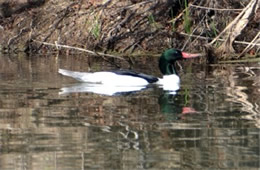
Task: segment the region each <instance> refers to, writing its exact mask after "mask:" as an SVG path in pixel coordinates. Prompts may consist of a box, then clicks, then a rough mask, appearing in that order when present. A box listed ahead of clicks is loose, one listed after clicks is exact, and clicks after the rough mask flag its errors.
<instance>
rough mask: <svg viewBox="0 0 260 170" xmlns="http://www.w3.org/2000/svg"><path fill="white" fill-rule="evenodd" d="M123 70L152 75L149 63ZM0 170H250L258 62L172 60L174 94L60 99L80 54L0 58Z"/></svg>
mask: <svg viewBox="0 0 260 170" xmlns="http://www.w3.org/2000/svg"><path fill="white" fill-rule="evenodd" d="M112 62H113V63H117V65H120V66H121V67H123V68H130V67H132V68H133V69H136V70H138V71H142V72H145V73H149V74H153V75H157V76H159V75H160V74H159V72H158V71H157V70H156V69H155V68H156V65H157V63H156V62H157V60H156V59H155V58H151V57H150V58H149V57H147V58H146V57H144V58H142V59H138V60H137V59H136V61H135V62H134V63H135V64H134V65H133V66H129V64H128V63H127V62H123V63H122V62H121V61H117V60H114V61H112ZM0 63H1V67H0V162H1V163H0V169H10V170H13V169H48V170H52V169H53V170H56V169H60V170H65V169H72V170H75V169H81V170H83V169H84V170H85V169H259V168H260V162H259V161H260V151H259V148H260V142H259V138H260V131H259V128H260V108H259V106H260V100H259V95H260V90H259V89H260V88H259V87H260V81H259V80H260V79H259V76H260V64H252V63H250V65H249V64H246V63H243V64H236V65H234V64H233V65H220V66H215V67H205V66H204V65H203V64H200V63H199V60H194V61H192V62H189V63H188V62H181V65H182V70H181V71H179V72H180V76H181V88H180V90H179V91H177V94H175V95H173V94H169V93H168V92H166V91H163V90H162V89H161V88H159V87H157V86H152V87H149V88H146V89H143V90H141V91H139V92H135V93H126V94H123V95H116V96H106V95H100V94H95V93H77V92H75V93H70V94H66V95H60V94H59V92H60V90H61V88H62V87H64V86H67V85H69V84H73V83H75V81H74V80H72V79H70V78H67V77H63V76H61V75H59V74H58V73H57V70H58V68H66V69H70V70H75V71H88V70H92V71H97V70H104V69H116V67H115V65H112V64H109V63H107V62H105V61H103V60H102V59H97V58H93V57H86V56H85V57H80V56H66V57H65V56H48V57H46V56H31V57H26V56H7V55H4V56H3V55H2V56H0Z"/></svg>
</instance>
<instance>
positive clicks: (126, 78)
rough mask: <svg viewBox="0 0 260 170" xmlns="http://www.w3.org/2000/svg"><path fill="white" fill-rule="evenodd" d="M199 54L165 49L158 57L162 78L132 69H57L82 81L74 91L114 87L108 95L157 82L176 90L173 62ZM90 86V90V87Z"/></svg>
mask: <svg viewBox="0 0 260 170" xmlns="http://www.w3.org/2000/svg"><path fill="white" fill-rule="evenodd" d="M200 55H201V54H190V53H186V52H182V51H180V50H177V49H168V50H166V51H165V52H163V54H162V55H161V57H160V59H159V69H160V71H161V73H162V74H163V77H162V78H158V77H155V76H152V75H147V74H143V73H137V72H135V71H132V70H116V71H100V72H94V73H91V72H76V71H69V70H65V69H59V73H60V74H62V75H64V76H68V77H72V78H74V79H76V80H78V81H80V82H84V84H85V85H84V86H83V85H82V84H81V85H77V86H75V87H74V88H73V90H72V88H71V89H70V90H72V91H74V92H75V89H78V90H79V89H80V88H81V89H82V90H83V89H84V87H85V89H86V90H85V91H92V92H94V93H99V91H100V93H101V94H104V93H103V91H109V89H108V88H110V89H114V90H113V92H109V95H112V94H114V93H115V92H121V91H122V92H127V91H137V90H141V89H143V88H145V87H146V86H147V85H148V84H158V85H160V86H162V87H163V89H164V90H169V91H176V90H178V89H179V83H180V78H179V76H178V75H177V72H176V69H175V62H176V61H177V60H180V59H186V58H195V57H198V56H200ZM91 87H92V90H91V89H90V88H91ZM107 87H108V88H107ZM120 89H121V90H120ZM82 90H81V91H82ZM63 91H64V89H63ZM83 91H84V90H83ZM101 91H102V92H101ZM69 92H71V91H69Z"/></svg>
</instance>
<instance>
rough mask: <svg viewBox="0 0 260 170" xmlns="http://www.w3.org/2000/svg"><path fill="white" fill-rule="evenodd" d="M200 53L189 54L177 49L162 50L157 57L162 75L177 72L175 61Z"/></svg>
mask: <svg viewBox="0 0 260 170" xmlns="http://www.w3.org/2000/svg"><path fill="white" fill-rule="evenodd" d="M199 56H201V54H190V53H186V52H182V51H180V50H177V49H173V48H172V49H168V50H166V51H164V52H163V54H162V55H161V57H160V59H159V68H160V71H161V73H162V74H163V75H171V74H177V72H176V70H175V62H176V61H177V60H181V59H184V58H195V57H199Z"/></svg>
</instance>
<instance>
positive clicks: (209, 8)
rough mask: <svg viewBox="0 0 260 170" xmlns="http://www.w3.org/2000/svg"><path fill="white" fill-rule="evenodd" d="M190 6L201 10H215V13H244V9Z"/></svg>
mask: <svg viewBox="0 0 260 170" xmlns="http://www.w3.org/2000/svg"><path fill="white" fill-rule="evenodd" d="M189 6H192V7H195V8H200V9H207V10H214V11H242V10H243V9H224V8H211V7H204V6H198V5H192V4H190V5H189Z"/></svg>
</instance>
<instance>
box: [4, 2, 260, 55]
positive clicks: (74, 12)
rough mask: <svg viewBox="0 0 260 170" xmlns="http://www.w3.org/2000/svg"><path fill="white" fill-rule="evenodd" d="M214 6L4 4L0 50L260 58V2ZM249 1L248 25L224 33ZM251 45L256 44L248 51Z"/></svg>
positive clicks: (165, 3) (216, 4) (217, 3)
mask: <svg viewBox="0 0 260 170" xmlns="http://www.w3.org/2000/svg"><path fill="white" fill-rule="evenodd" d="M210 2H212V1H208V0H203V1H201V2H193V1H189V3H187V2H186V1H184V0H183V1H179V0H160V1H151V0H146V1H139V0H123V1H119V0H107V1H102V0H95V1H93V0H90V1H82V0H81V1H64V2H63V1H58V0H53V1H48V0H18V1H13V0H2V1H0V37H1V39H0V50H1V52H8V53H10V52H21V51H22V52H27V53H50V52H57V51H58V52H64V53H67V54H69V53H77V52H79V53H82V52H86V51H84V50H83V51H80V50H78V49H87V50H89V51H93V52H96V51H98V52H102V53H116V54H120V53H126V54H131V53H146V52H148V51H149V53H158V52H161V51H162V50H164V49H166V48H177V49H182V50H186V51H192V52H201V51H204V52H206V53H207V54H208V53H210V55H211V56H212V55H213V56H214V57H216V58H219V59H230V58H228V57H227V58H223V57H220V56H223V54H227V55H226V56H233V55H234V54H241V53H243V54H242V55H240V56H239V57H237V58H241V57H243V56H244V55H246V54H251V55H255V56H257V55H258V54H259V39H260V36H259V35H257V33H258V32H259V29H260V24H259V20H260V12H259V8H258V6H259V1H258V0H246V1H243V2H240V1H239V0H235V1H232V2H227V1H224V0H223V1H222V0H221V1H214V2H215V4H212V3H210ZM250 3H251V4H252V6H253V5H254V6H253V7H252V9H247V13H249V12H251V13H250V15H248V18H247V20H248V22H247V23H246V25H245V27H244V28H243V29H242V28H241V29H240V30H239V29H237V30H232V31H233V33H234V32H235V31H237V32H235V33H236V34H237V35H231V36H230V35H228V33H225V32H224V33H223V30H225V29H226V28H227V26H228V25H229V24H230V23H232V21H234V20H235V19H236V18H237V17H238V15H239V14H241V13H242V11H243V9H245V8H246V7H247V6H248V4H250ZM225 9H226V10H225ZM228 9H230V10H228ZM249 10H251V11H249ZM248 11H249V12H248ZM241 16H242V17H244V18H238V21H237V23H233V24H234V25H231V26H232V28H233V27H238V28H239V26H240V25H239V24H241V23H239V22H240V20H241V19H245V17H247V16H245V15H241ZM237 25H238V26H237ZM228 31H229V32H230V30H228ZM228 31H227V32H228ZM218 36H219V37H218ZM232 36H233V37H232ZM216 37H217V39H216ZM215 39H216V40H215ZM253 40H254V41H253ZM212 41H215V42H214V43H212ZM250 43H251V44H252V43H253V45H251V47H250V48H248V49H246V48H247V46H249V45H250ZM209 44H210V45H209ZM223 46H224V47H225V48H223ZM66 47H67V48H66ZM205 49H206V51H205Z"/></svg>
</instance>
